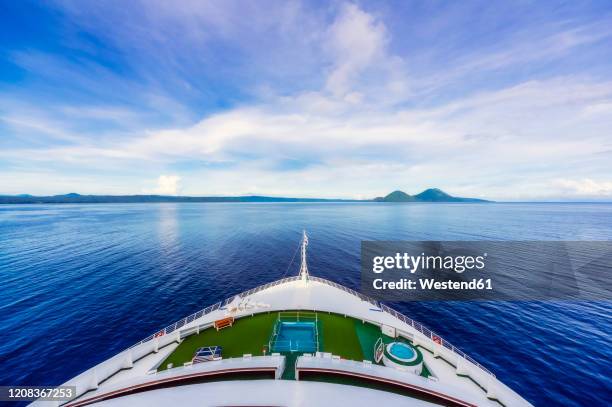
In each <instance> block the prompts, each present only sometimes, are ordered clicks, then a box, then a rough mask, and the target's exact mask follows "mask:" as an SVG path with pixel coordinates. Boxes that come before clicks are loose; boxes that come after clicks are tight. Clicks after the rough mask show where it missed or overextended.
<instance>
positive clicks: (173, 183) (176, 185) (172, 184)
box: [152, 175, 181, 195]
mask: <svg viewBox="0 0 612 407" xmlns="http://www.w3.org/2000/svg"><path fill="white" fill-rule="evenodd" d="M180 182H181V177H179V176H178V175H160V176H159V178H158V179H157V188H155V189H154V190H153V191H152V193H153V194H156V195H178V193H179V191H180V189H181V188H180Z"/></svg>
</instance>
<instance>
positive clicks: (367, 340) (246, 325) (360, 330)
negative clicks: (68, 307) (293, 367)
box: [158, 312, 380, 371]
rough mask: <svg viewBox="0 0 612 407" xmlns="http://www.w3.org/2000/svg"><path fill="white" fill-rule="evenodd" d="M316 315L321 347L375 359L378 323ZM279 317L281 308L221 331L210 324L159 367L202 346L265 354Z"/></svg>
mask: <svg viewBox="0 0 612 407" xmlns="http://www.w3.org/2000/svg"><path fill="white" fill-rule="evenodd" d="M317 316H318V327H319V350H320V351H322V352H330V353H332V354H334V355H338V356H340V357H342V358H344V359H350V360H359V361H360V360H363V359H368V360H372V358H373V356H372V354H373V346H374V343H375V342H376V340H377V339H378V337H379V336H380V329H379V328H378V327H376V326H374V325H372V324H368V323H365V324H364V323H363V322H361V321H360V320H356V319H354V318H350V317H344V316H343V315H338V314H328V313H324V312H318V313H317ZM277 318H278V312H271V313H263V314H256V315H254V316H252V317H244V318H240V319H237V320H236V321H235V322H234V326H232V327H229V328H224V329H222V330H220V331H217V330H216V329H214V328H208V329H206V330H204V331H202V332H200V334H197V335H191V336H189V337H187V338H185V339H184V340H183V342H182V343H181V344H180V345H179V346H178V347H177V348H176V349H175V350H174V352H172V353H171V354H170V355H169V356H168V357H167V358H166V360H164V361H163V362H162V363H161V365H160V366H159V369H158V370H160V371H161V370H165V369H166V367H167V365H168V363H172V364H173V365H174V367H179V366H183V364H184V363H185V362H189V361H191V359H192V358H193V355H194V354H195V352H196V350H197V349H198V348H200V347H202V346H215V345H216V346H221V347H222V348H223V351H222V355H223V358H232V357H242V355H244V354H245V353H250V354H252V355H253V356H258V355H263V350H264V348H266V349H267V345H268V341H269V340H270V336H271V334H272V330H273V328H274V323H275V322H276V320H277ZM284 354H285V353H284ZM285 355H287V354H285ZM292 356H296V357H297V356H298V355H297V354H296V355H292Z"/></svg>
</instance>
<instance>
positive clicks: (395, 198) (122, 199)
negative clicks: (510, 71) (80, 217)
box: [0, 188, 489, 204]
mask: <svg viewBox="0 0 612 407" xmlns="http://www.w3.org/2000/svg"><path fill="white" fill-rule="evenodd" d="M162 202H489V201H485V200H483V199H475V198H459V197H454V196H451V195H449V194H447V193H446V192H444V191H442V190H440V189H438V188H430V189H426V190H424V191H423V192H421V193H419V194H416V195H408V194H407V193H405V192H403V191H399V190H397V191H393V192H391V193H390V194H388V195H386V196H384V197H378V198H375V199H333V198H288V197H273V196H263V195H242V196H174V195H81V194H78V193H76V192H71V193H68V194H62V195H50V196H33V195H30V194H20V195H0V204H54V203H57V204H60V203H62V204H64V203H162Z"/></svg>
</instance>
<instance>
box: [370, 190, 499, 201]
mask: <svg viewBox="0 0 612 407" xmlns="http://www.w3.org/2000/svg"><path fill="white" fill-rule="evenodd" d="M374 201H376V202H491V201H487V200H485V199H477V198H459V197H455V196H451V195H449V194H447V193H446V192H444V191H442V190H441V189H438V188H429V189H426V190H425V191H423V192H421V193H420V194H416V195H408V194H407V193H405V192H404V191H393V192H391V193H390V194H389V195H387V196H384V197H378V198H375V199H374Z"/></svg>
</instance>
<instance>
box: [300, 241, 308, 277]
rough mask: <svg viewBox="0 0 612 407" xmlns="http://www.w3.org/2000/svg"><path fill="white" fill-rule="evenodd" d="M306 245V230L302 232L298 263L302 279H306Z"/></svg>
mask: <svg viewBox="0 0 612 407" xmlns="http://www.w3.org/2000/svg"><path fill="white" fill-rule="evenodd" d="M306 246H308V236H307V235H306V231H305V230H304V231H303V232H302V264H301V265H300V276H301V277H302V281H308V265H307V264H306Z"/></svg>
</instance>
